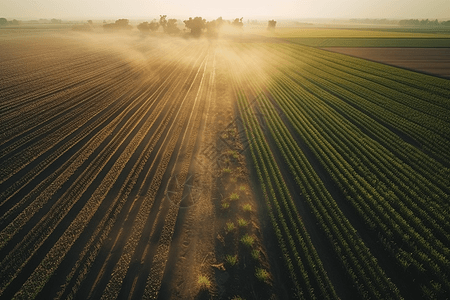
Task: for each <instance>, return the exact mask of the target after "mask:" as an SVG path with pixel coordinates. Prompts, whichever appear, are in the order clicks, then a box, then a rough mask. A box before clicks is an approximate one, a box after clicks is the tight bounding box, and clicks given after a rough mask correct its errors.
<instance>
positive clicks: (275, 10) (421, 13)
mask: <svg viewBox="0 0 450 300" xmlns="http://www.w3.org/2000/svg"><path fill="white" fill-rule="evenodd" d="M160 14H167V15H168V16H169V17H189V16H192V17H194V16H202V17H204V18H207V19H208V18H217V17H219V16H222V17H224V18H232V17H244V18H245V19H248V18H252V17H253V18H256V17H259V18H280V17H286V18H402V19H407V18H408V19H409V18H414V19H416V18H418V19H422V18H424V19H426V18H429V19H436V18H438V19H441V18H442V19H450V0H428V1H427V0H295V1H294V0H258V1H257V0H224V1H214V0H191V1H189V0H172V1H162V0H156V1H154V0H0V17H6V18H17V19H31V18H33V19H39V18H57V19H70V18H72V19H73V18H77V19H84V18H86V19H88V18H89V19H90V18H93V19H96V18H98V19H104V18H118V17H121V18H129V19H131V18H148V19H151V18H152V17H157V16H159V15H160Z"/></svg>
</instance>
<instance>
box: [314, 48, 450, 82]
mask: <svg viewBox="0 0 450 300" xmlns="http://www.w3.org/2000/svg"><path fill="white" fill-rule="evenodd" d="M322 49H324V50H327V51H332V52H337V53H342V54H346V55H351V56H354V57H359V58H363V59H368V60H371V61H375V62H380V63H383V64H388V65H391V66H396V67H400V68H404V69H408V70H412V71H416V72H423V73H427V74H431V75H436V76H439V77H443V78H450V48H382V47H374V48H366V47H356V48H351V47H327V48H322Z"/></svg>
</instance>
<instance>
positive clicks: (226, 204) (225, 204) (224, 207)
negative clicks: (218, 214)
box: [222, 202, 230, 209]
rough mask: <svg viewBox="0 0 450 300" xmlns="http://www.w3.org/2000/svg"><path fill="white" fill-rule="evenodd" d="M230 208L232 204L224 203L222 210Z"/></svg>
mask: <svg viewBox="0 0 450 300" xmlns="http://www.w3.org/2000/svg"><path fill="white" fill-rule="evenodd" d="M229 207H230V203H228V202H222V209H228V208H229Z"/></svg>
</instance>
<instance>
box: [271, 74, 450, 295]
mask: <svg viewBox="0 0 450 300" xmlns="http://www.w3.org/2000/svg"><path fill="white" fill-rule="evenodd" d="M285 69H286V68H283V71H284V72H286V70H285ZM292 72H293V73H295V71H292ZM297 72H298V70H297ZM279 77H281V76H279ZM285 81H286V82H285V83H279V82H282V80H278V82H277V84H274V85H272V86H271V88H270V89H269V91H270V93H271V95H272V97H273V98H274V99H275V101H276V102H277V103H279V105H280V106H281V107H282V108H283V111H284V112H285V113H286V115H287V117H288V119H289V121H290V123H291V124H292V126H293V127H294V128H295V130H296V131H297V132H298V134H299V135H300V136H302V137H304V139H305V140H306V142H307V144H308V146H309V147H310V149H312V150H313V152H314V153H315V155H316V157H318V158H319V159H320V161H321V163H322V164H323V166H324V167H325V168H326V169H327V171H328V172H329V173H330V174H331V175H332V176H333V179H334V181H335V182H336V183H337V184H338V185H339V187H340V189H341V191H342V192H343V193H345V194H346V195H347V199H348V200H349V201H350V202H351V203H352V204H353V206H354V207H355V208H356V209H357V210H358V211H359V213H360V215H361V216H362V217H363V218H364V219H365V220H366V222H367V224H368V225H370V226H372V227H375V228H376V229H377V230H378V231H379V232H380V234H381V235H382V236H383V237H384V238H382V240H383V241H391V245H390V246H389V248H390V250H391V252H392V253H391V254H392V255H393V256H395V257H396V258H397V261H398V262H399V264H403V265H404V266H405V267H412V266H414V267H412V268H413V269H414V270H415V271H414V272H419V274H422V275H420V276H421V278H422V280H425V278H424V276H425V275H424V274H425V273H424V272H427V274H428V276H430V274H432V277H433V279H434V280H436V281H438V282H440V284H441V287H437V288H436V291H435V292H436V293H442V292H444V291H445V290H447V289H448V281H447V276H448V275H447V274H446V273H447V271H446V270H447V269H448V261H447V259H446V258H445V257H446V256H447V255H448V248H447V246H446V245H448V241H449V240H448V233H447V232H448V229H447V228H448V222H447V221H446V214H447V212H446V211H445V210H444V211H442V210H437V209H436V207H434V209H433V208H431V209H430V208H429V207H428V206H427V201H426V199H425V198H421V197H420V196H418V195H417V194H416V193H414V192H412V191H410V188H409V186H411V183H410V182H408V181H409V180H414V177H415V174H414V173H411V172H408V169H406V171H403V169H404V168H401V167H402V166H399V165H398V164H395V162H394V161H393V160H392V158H391V157H389V153H386V151H382V150H381V149H380V146H379V145H377V144H376V143H372V142H371V141H370V139H362V138H361V135H357V134H355V132H357V131H356V128H355V129H353V128H352V126H351V125H349V124H346V122H345V121H343V120H341V119H340V118H339V117H338V116H337V115H336V114H335V113H334V112H333V111H332V110H330V109H329V108H327V107H326V106H323V105H321V104H320V102H321V101H320V100H319V99H314V98H313V97H311V96H310V95H308V93H305V92H302V91H301V90H300V89H298V88H295V86H296V84H295V82H292V81H287V80H286V79H285ZM291 90H292V91H291ZM386 166H390V168H392V167H393V166H396V167H397V168H398V170H397V169H388V168H386ZM402 173H403V174H402ZM371 177H373V178H376V179H377V180H379V181H380V182H383V183H384V184H385V185H386V186H387V189H381V188H377V187H376V186H375V188H374V187H372V186H371V183H370V182H368V181H367V179H369V178H371ZM392 181H394V182H395V184H394V183H393V182H392ZM425 184H428V185H429V186H430V185H431V184H430V183H427V182H425ZM422 192H423V191H422ZM440 193H441V194H442V193H443V192H442V191H440ZM408 194H409V195H408ZM443 195H444V196H446V195H445V193H444V194H443ZM421 196H422V195H421ZM422 197H423V196H422ZM417 202H418V203H417ZM436 220H438V221H439V222H436ZM437 237H439V238H440V239H438V238H437ZM441 240H442V241H441ZM444 244H445V245H444ZM400 245H401V246H400ZM426 270H428V271H426ZM428 284H430V285H433V284H431V283H430V282H428V283H426V285H428ZM435 286H436V285H433V287H435ZM424 289H428V287H424ZM430 289H431V287H430Z"/></svg>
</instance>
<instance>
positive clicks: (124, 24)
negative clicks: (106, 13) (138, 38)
mask: <svg viewBox="0 0 450 300" xmlns="http://www.w3.org/2000/svg"><path fill="white" fill-rule="evenodd" d="M128 23H129V21H128V19H118V20H116V21H115V22H114V23H110V24H103V29H105V30H124V29H126V30H130V29H132V28H133V27H132V26H131V25H129V24H128Z"/></svg>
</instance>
